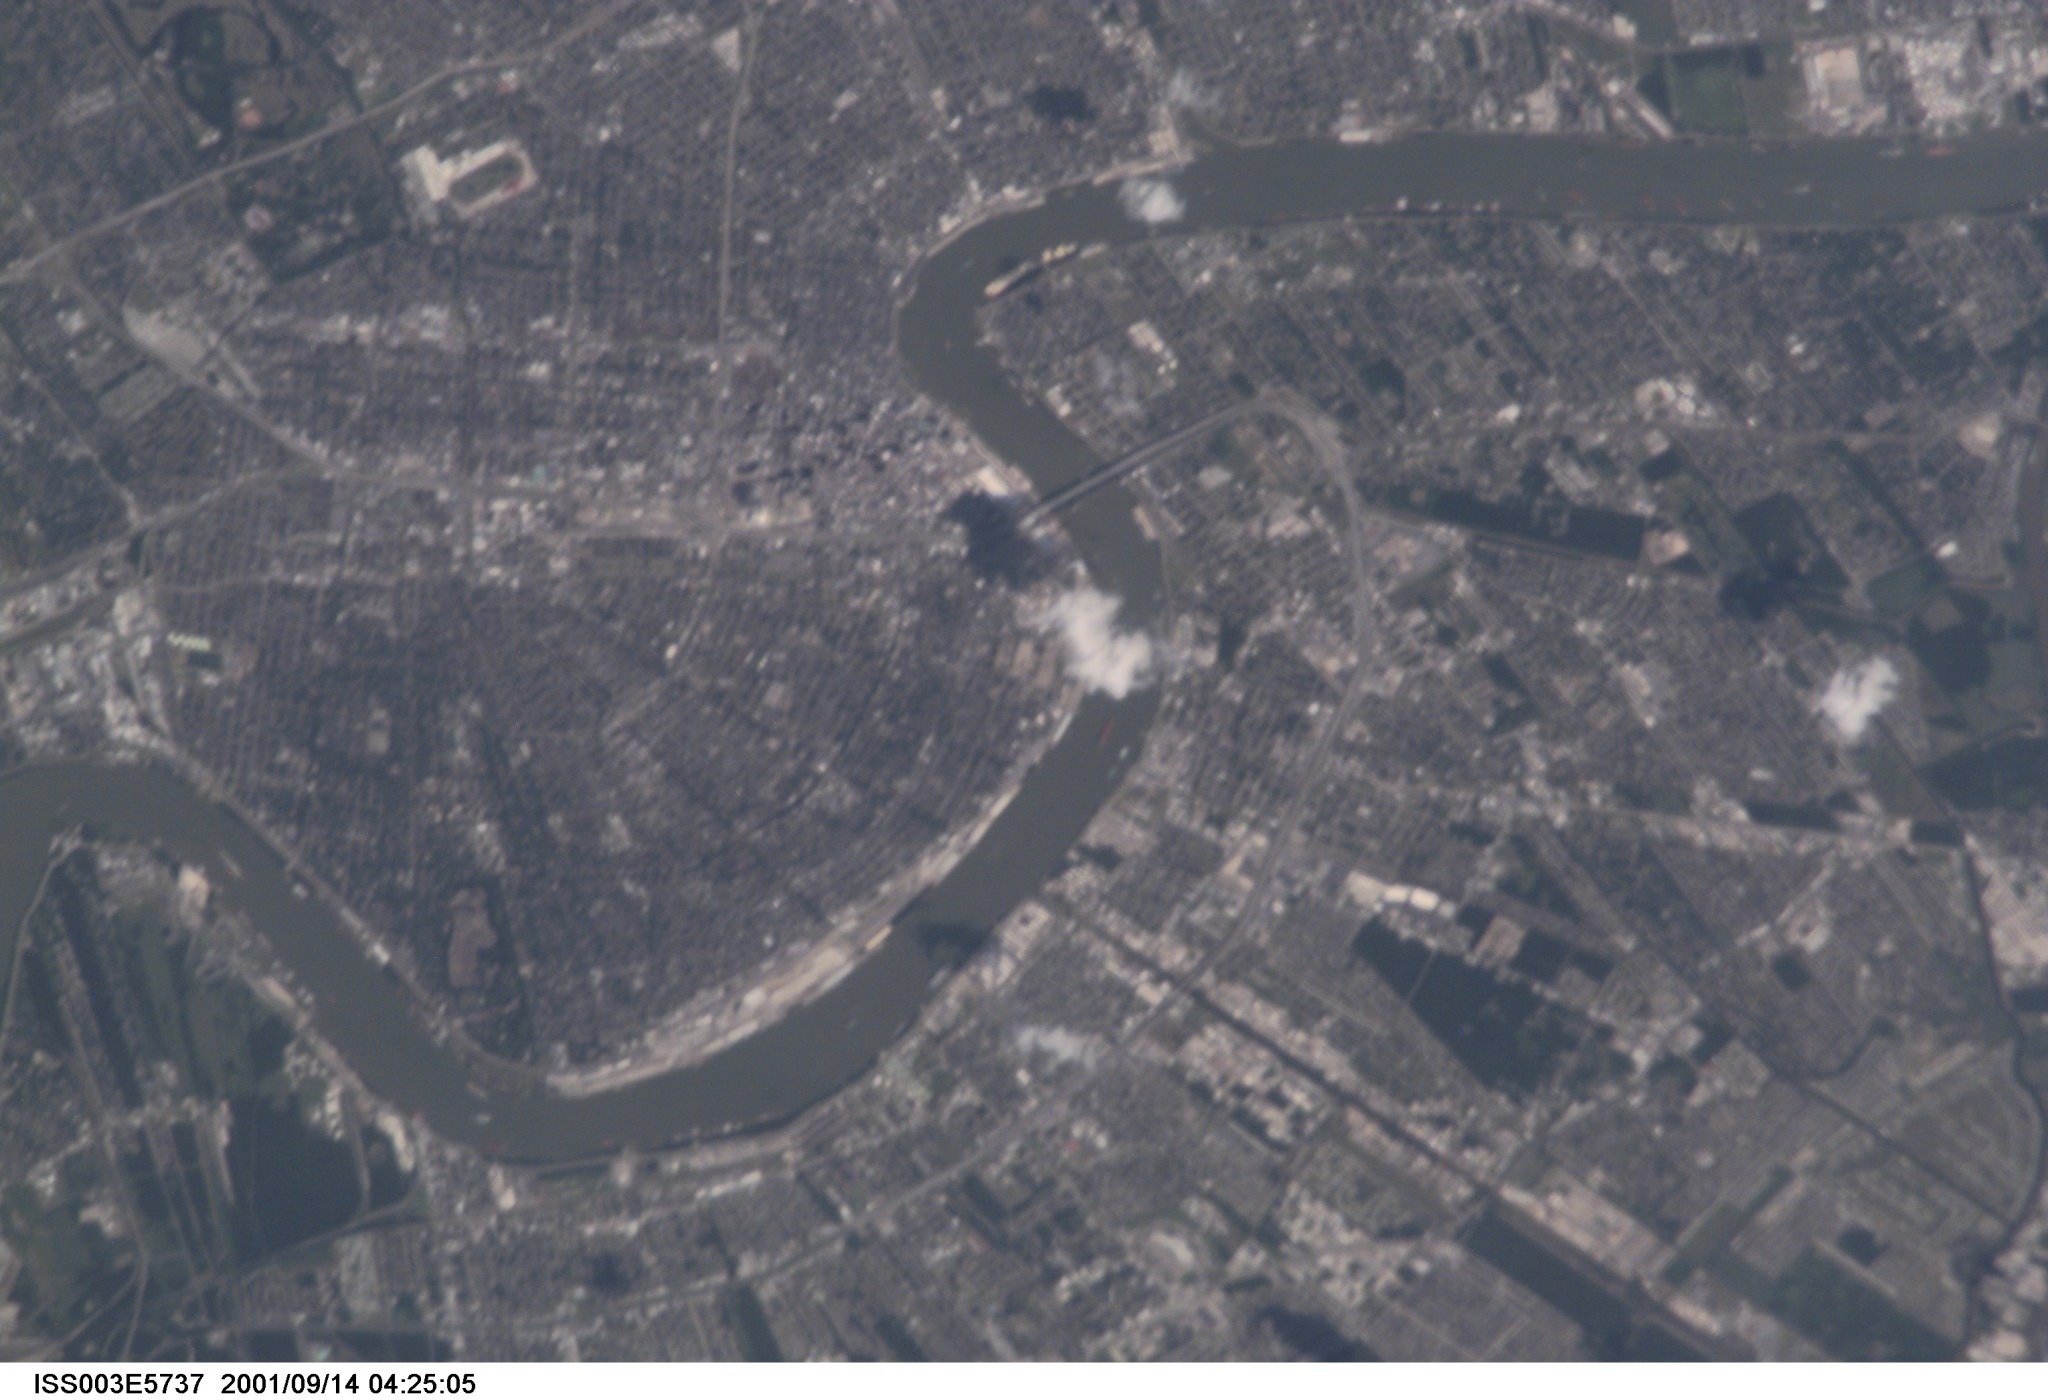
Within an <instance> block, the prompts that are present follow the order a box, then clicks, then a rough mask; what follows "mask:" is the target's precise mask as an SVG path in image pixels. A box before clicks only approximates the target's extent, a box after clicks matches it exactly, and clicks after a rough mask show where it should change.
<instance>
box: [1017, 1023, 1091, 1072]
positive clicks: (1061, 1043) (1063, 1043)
mask: <svg viewBox="0 0 2048 1400" xmlns="http://www.w3.org/2000/svg"><path fill="white" fill-rule="evenodd" d="M1017 1048H1018V1049H1020V1050H1022V1051H1023V1052H1024V1053H1025V1054H1027V1055H1043V1056H1044V1057H1045V1058H1046V1059H1048V1060H1051V1061H1052V1062H1053V1063H1054V1064H1060V1065H1083V1066H1087V1067H1091V1068H1092V1067H1093V1066H1094V1064H1095V1061H1096V1059H1097V1058H1098V1057H1099V1056H1100V1055H1101V1053H1102V1041H1101V1040H1100V1039H1099V1038H1098V1037H1096V1036H1092V1035H1085V1034H1083V1033H1081V1032H1080V1031H1070V1030H1068V1029H1067V1028H1066V1027H1065V1026H1026V1027H1024V1028H1023V1029H1022V1030H1020V1031H1018V1032H1017Z"/></svg>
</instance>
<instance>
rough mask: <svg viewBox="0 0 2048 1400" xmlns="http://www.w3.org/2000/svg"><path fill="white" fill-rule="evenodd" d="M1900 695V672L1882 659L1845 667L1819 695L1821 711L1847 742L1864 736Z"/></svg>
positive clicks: (1871, 659) (1876, 658) (1852, 741)
mask: <svg viewBox="0 0 2048 1400" xmlns="http://www.w3.org/2000/svg"><path fill="white" fill-rule="evenodd" d="M1898 693H1899V673H1898V670H1897V668H1896V667H1894V666H1893V665H1892V663H1891V662H1889V661H1887V660H1886V659H1885V658H1884V657H1882V656H1873V657H1872V658H1870V660H1868V661H1865V662H1864V663H1862V664H1861V665H1860V666H1844V667H1843V668H1842V669H1841V670H1839V671H1837V672H1835V674H1834V677H1833V678H1832V679H1831V680H1829V681H1828V684H1827V689H1825V690H1823V691H1822V692H1821V696H1820V712H1821V715H1822V717H1823V718H1825V719H1826V720H1827V722H1828V723H1829V724H1830V725H1832V726H1833V727H1834V730H1835V733H1837V734H1839V735H1841V736H1842V738H1843V739H1845V740H1847V741H1848V742H1850V743H1852V744H1853V743H1855V742H1856V741H1857V740H1858V739H1861V738H1862V737H1863V734H1864V731H1865V730H1867V729H1869V728H1870V721H1871V720H1873V719H1875V718H1877V713H1878V711H1879V710H1882V709H1883V708H1884V707H1885V706H1887V705H1889V704H1891V702H1892V699H1893V697H1895V696H1896V695H1897V694H1898Z"/></svg>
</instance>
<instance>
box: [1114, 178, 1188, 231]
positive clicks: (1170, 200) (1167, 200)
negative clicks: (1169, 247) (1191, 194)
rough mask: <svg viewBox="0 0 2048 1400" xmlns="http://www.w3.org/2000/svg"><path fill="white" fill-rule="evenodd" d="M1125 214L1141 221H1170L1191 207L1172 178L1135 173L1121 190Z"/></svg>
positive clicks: (1160, 222)
mask: <svg viewBox="0 0 2048 1400" xmlns="http://www.w3.org/2000/svg"><path fill="white" fill-rule="evenodd" d="M1117 198H1118V199H1120V200H1122V201H1123V206H1124V213H1125V214H1127V215H1129V216H1130V217H1131V218H1133V219H1136V220H1137V221H1138V222H1139V223H1141V224H1170V223H1172V222H1173V221H1174V220H1175V219H1178V218H1179V217H1180V216H1181V215H1183V214H1185V213H1187V211H1188V206H1187V204H1186V202H1185V201H1183V200H1182V199H1181V197H1180V194H1179V193H1178V192H1177V191H1176V190H1175V189H1174V188H1173V184H1172V182H1171V181H1168V180H1161V179H1156V178H1153V177H1150V176H1144V175H1133V176H1132V177H1131V178H1130V179H1128V180H1126V181H1124V182H1123V185H1122V186H1121V187H1120V188H1119V189H1118V190H1117Z"/></svg>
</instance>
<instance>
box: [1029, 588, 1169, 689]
mask: <svg viewBox="0 0 2048 1400" xmlns="http://www.w3.org/2000/svg"><path fill="white" fill-rule="evenodd" d="M1122 606H1123V604H1122V603H1120V602H1118V601H1117V600H1116V599H1115V598H1112V597H1110V596H1109V594H1107V593H1104V592H1102V591H1100V590H1099V589H1094V588H1088V587H1081V588H1076V589H1074V590H1073V591H1072V592H1071V593H1067V594H1064V595H1062V596H1061V597H1059V598H1057V599H1055V600H1054V601H1053V602H1052V603H1051V604H1050V605H1049V606H1048V607H1047V608H1046V610H1045V612H1044V614H1043V616H1042V619H1041V620H1042V623H1043V625H1044V626H1045V628H1046V629H1047V630H1048V631H1051V632H1056V633H1058V634H1059V638H1060V640H1061V641H1062V642H1063V643H1065V644H1066V648H1067V674H1068V675H1070V676H1072V677H1073V678H1074V679H1075V680H1076V681H1079V682H1080V683H1081V684H1082V685H1084V686H1086V687H1088V689H1090V690H1099V691H1101V692H1102V693H1103V694H1104V695H1107V696H1108V697H1109V698H1110V699H1112V700H1121V699H1123V698H1124V697H1125V696H1126V695H1129V694H1130V693H1131V692H1132V691H1134V690H1136V689H1138V688H1139V687H1140V686H1142V685H1144V684H1145V683H1146V681H1148V680H1149V679H1150V678H1151V675H1152V639H1151V638H1150V637H1148V636H1146V635H1145V634H1144V633H1143V632H1122V631H1119V630H1117V625H1116V614H1117V610H1118V609H1119V608H1120V607H1122Z"/></svg>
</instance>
